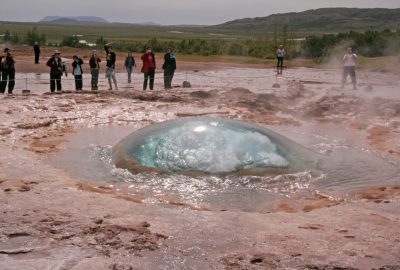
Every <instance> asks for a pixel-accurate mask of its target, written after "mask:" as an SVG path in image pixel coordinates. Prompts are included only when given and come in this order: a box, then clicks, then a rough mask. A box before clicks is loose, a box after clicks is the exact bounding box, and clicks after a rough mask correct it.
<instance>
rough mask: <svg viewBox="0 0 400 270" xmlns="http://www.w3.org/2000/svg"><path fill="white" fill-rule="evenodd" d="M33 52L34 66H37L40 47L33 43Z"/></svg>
mask: <svg viewBox="0 0 400 270" xmlns="http://www.w3.org/2000/svg"><path fill="white" fill-rule="evenodd" d="M33 52H34V53H35V64H36V65H37V64H39V57H40V47H39V44H38V43H37V42H35V45H34V46H33Z"/></svg>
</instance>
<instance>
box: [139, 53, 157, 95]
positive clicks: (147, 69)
mask: <svg viewBox="0 0 400 270" xmlns="http://www.w3.org/2000/svg"><path fill="white" fill-rule="evenodd" d="M141 59H142V61H143V66H142V73H143V74H144V82H143V90H146V89H147V82H148V80H149V77H150V90H153V88H154V75H155V73H156V58H155V55H154V53H153V50H152V48H151V47H148V48H147V49H146V52H145V53H144V54H143V55H142V57H141Z"/></svg>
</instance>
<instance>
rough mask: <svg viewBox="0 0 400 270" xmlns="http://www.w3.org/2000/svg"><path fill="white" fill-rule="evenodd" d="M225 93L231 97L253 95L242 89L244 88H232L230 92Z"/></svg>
mask: <svg viewBox="0 0 400 270" xmlns="http://www.w3.org/2000/svg"><path fill="white" fill-rule="evenodd" d="M227 93H229V94H231V95H238V96H240V95H248V94H253V92H251V91H250V90H249V89H247V88H244V87H235V88H232V89H231V90H229V91H227Z"/></svg>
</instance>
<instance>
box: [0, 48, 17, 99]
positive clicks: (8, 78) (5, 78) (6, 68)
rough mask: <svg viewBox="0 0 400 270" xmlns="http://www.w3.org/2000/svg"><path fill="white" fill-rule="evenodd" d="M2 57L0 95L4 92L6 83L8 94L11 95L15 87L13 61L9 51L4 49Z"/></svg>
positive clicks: (0, 61) (0, 59)
mask: <svg viewBox="0 0 400 270" xmlns="http://www.w3.org/2000/svg"><path fill="white" fill-rule="evenodd" d="M3 52H4V53H3V55H2V57H0V66H1V68H0V69H1V81H0V93H1V94H3V93H4V92H5V91H6V87H7V83H8V94H9V95H12V91H13V90H14V85H15V59H14V57H13V56H12V55H11V52H10V49H9V48H5V49H4V51H3Z"/></svg>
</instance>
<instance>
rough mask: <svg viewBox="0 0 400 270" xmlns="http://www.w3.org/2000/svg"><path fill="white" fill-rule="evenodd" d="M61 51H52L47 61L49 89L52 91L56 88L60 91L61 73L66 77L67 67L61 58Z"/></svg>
mask: <svg viewBox="0 0 400 270" xmlns="http://www.w3.org/2000/svg"><path fill="white" fill-rule="evenodd" d="M60 55H61V53H60V52H59V51H57V50H56V51H54V54H53V55H52V57H51V58H50V59H49V60H48V61H47V66H48V67H50V91H51V92H52V93H53V92H54V91H55V90H56V86H57V91H61V89H62V88H61V76H62V75H63V73H64V74H65V76H66V77H67V76H68V74H67V68H66V66H65V63H64V62H63V61H62V60H61V57H60Z"/></svg>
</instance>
